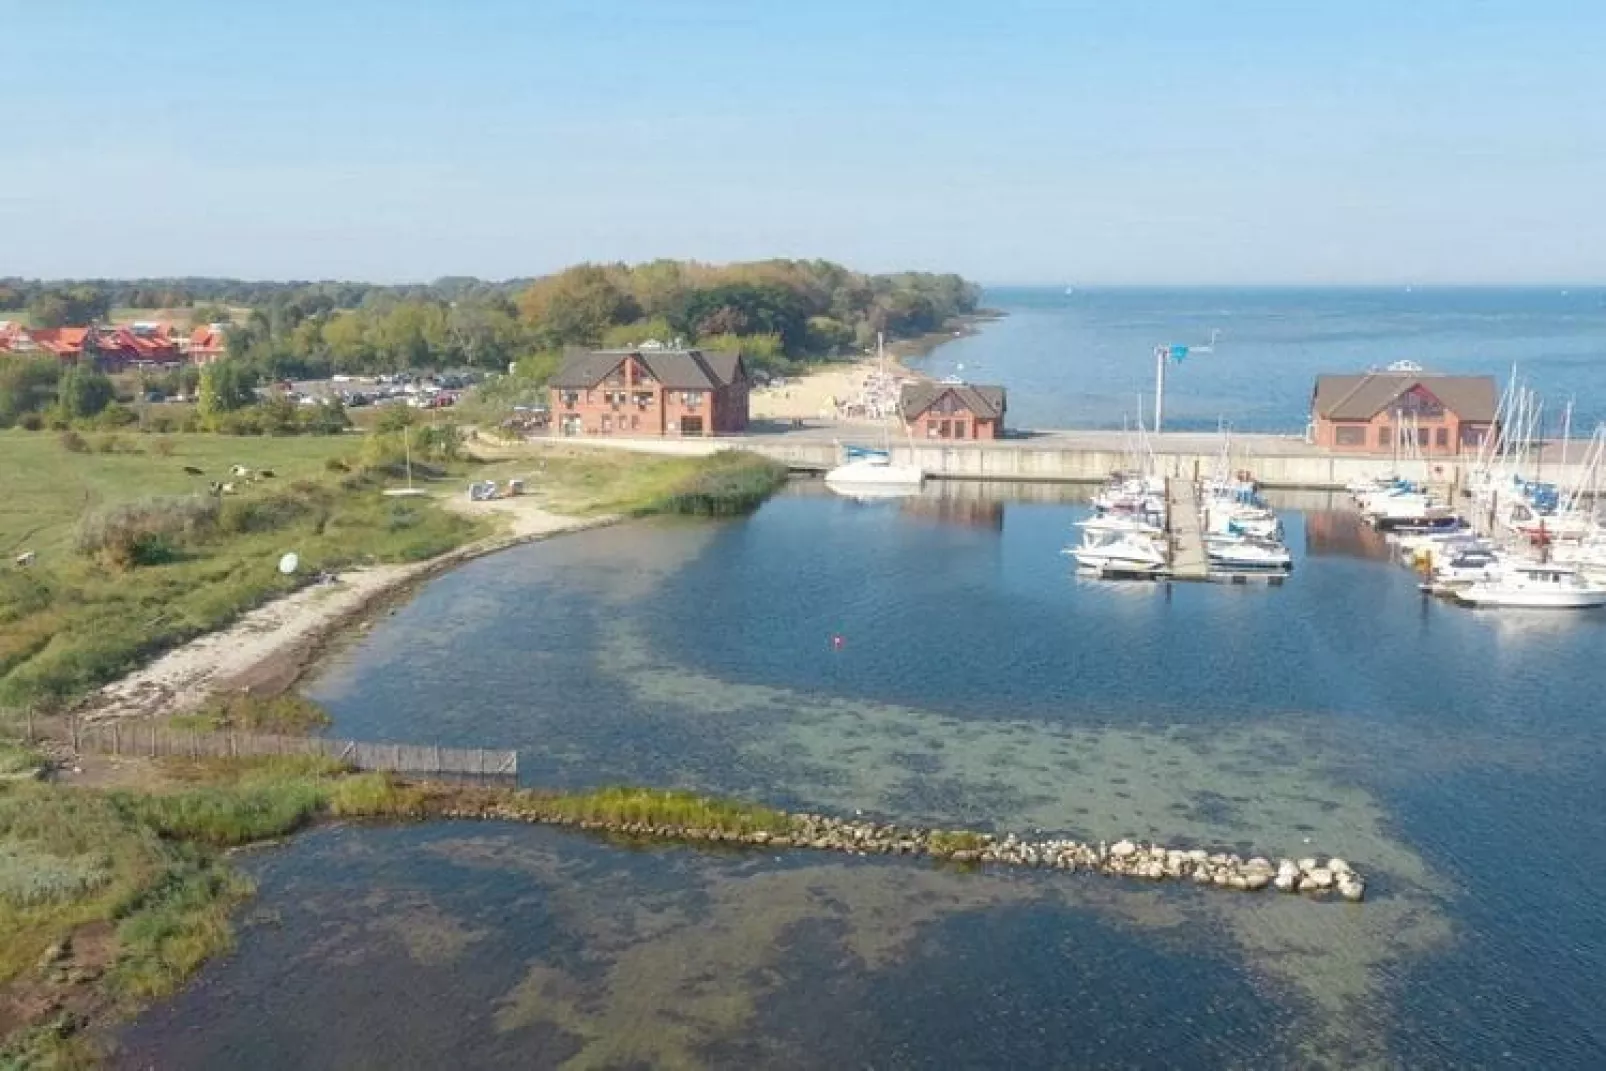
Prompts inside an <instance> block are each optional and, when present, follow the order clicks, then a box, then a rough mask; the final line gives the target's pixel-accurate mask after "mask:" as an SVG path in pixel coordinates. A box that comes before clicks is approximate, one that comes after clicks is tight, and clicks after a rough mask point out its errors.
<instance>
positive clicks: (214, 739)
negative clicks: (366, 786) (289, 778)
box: [73, 722, 519, 780]
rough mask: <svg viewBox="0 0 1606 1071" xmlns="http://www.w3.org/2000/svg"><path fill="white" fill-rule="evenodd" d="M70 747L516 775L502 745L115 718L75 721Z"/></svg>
mask: <svg viewBox="0 0 1606 1071" xmlns="http://www.w3.org/2000/svg"><path fill="white" fill-rule="evenodd" d="M73 746H74V747H75V748H76V749H77V750H78V751H80V752H90V753H94V754H102V755H138V756H143V757H146V758H188V759H233V758H257V757H262V756H269V755H318V756H323V757H325V758H330V759H334V760H336V761H337V762H341V763H343V764H345V765H347V766H350V767H352V768H354V769H358V770H383V771H388V772H391V773H401V774H412V775H415V776H419V777H476V778H486V779H509V780H516V779H517V778H518V775H519V753H518V752H517V751H510V750H506V749H502V748H478V747H476V748H458V747H439V746H436V745H431V744H384V743H364V742H362V741H358V740H332V739H330V738H328V737H323V736H279V735H273V734H268V733H242V732H230V731H225V732H199V731H188V730H182V729H168V728H163V727H161V726H157V725H136V724H127V725H123V724H118V723H116V722H113V723H110V724H105V725H93V726H75V727H74V731H73Z"/></svg>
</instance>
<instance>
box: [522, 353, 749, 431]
mask: <svg viewBox="0 0 1606 1071" xmlns="http://www.w3.org/2000/svg"><path fill="white" fill-rule="evenodd" d="M548 387H549V392H550V395H551V399H550V401H551V409H552V434H554V435H561V436H599V435H600V436H620V437H631V436H672V437H673V436H680V437H690V438H696V437H702V436H709V435H738V434H741V433H742V432H745V431H746V430H747V420H748V394H749V391H750V386H749V381H748V376H747V367H746V365H745V364H744V363H743V361H742V358H741V355H740V354H736V353H713V352H704V351H702V350H668V349H650V348H647V347H642V348H641V349H635V350H599V351H596V352H592V353H576V354H572V355H571V356H569V357H568V358H567V359H566V360H565V361H564V362H563V366H562V367H561V368H559V369H558V371H557V374H556V375H554V376H553V377H552V379H551V381H550V383H549V384H548Z"/></svg>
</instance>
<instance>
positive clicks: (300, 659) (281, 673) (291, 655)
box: [73, 498, 624, 724]
mask: <svg viewBox="0 0 1606 1071" xmlns="http://www.w3.org/2000/svg"><path fill="white" fill-rule="evenodd" d="M444 505H445V508H447V509H453V510H457V511H459V512H462V513H466V514H469V515H471V516H478V517H485V516H495V515H501V516H504V517H508V518H510V519H511V521H512V530H511V531H508V532H503V533H500V534H498V535H493V536H488V537H486V538H484V539H480V540H476V541H474V542H472V543H466V544H464V545H463V546H461V547H457V548H455V549H453V550H449V551H447V552H446V553H444V554H438V555H436V556H435V557H433V558H427V559H425V560H423V561H419V562H408V563H405V564H382V565H371V566H365V567H361V568H357V569H348V570H346V571H344V572H342V573H339V574H337V575H335V577H334V578H333V580H332V581H330V582H328V583H319V582H316V581H315V582H312V583H309V584H307V585H305V586H303V587H301V588H298V589H297V590H295V591H293V592H291V593H289V594H287V595H284V596H281V597H280V598H277V599H273V600H271V601H269V602H266V603H263V604H262V605H261V606H258V607H256V608H255V609H252V610H250V611H248V612H246V613H245V614H242V615H241V616H240V617H238V618H236V619H235V621H234V622H233V623H232V624H230V625H228V626H226V627H224V628H221V629H217V630H215V631H212V632H208V633H205V634H203V635H200V636H197V637H195V638H194V639H192V640H190V641H188V642H187V643H183V644H180V645H179V646H177V647H174V648H172V649H170V650H168V651H165V652H163V653H162V654H161V655H159V656H157V657H156V658H155V659H153V660H152V661H150V662H148V663H146V664H145V665H143V666H141V667H140V668H138V669H136V670H133V671H132V672H130V673H128V674H125V675H124V676H122V677H120V678H118V679H117V680H115V681H113V682H111V683H110V684H107V685H104V686H102V687H101V688H100V689H98V690H97V691H95V692H93V693H91V695H90V696H88V697H87V698H85V699H84V700H83V701H81V702H80V703H79V704H78V705H77V707H76V708H74V711H73V713H74V715H75V716H76V717H78V718H80V719H82V720H83V721H84V722H86V723H88V724H96V723H101V722H108V721H112V720H116V719H123V718H148V717H156V716H161V715H171V714H186V713H191V712H193V711H195V710H197V709H199V708H200V707H202V706H203V705H204V704H205V703H206V701H207V699H208V698H210V697H211V696H212V695H213V694H215V693H218V692H238V691H248V692H251V693H252V694H255V695H259V696H265V697H271V696H276V695H280V694H283V693H284V692H287V691H289V690H290V689H291V688H293V687H294V686H295V685H296V684H297V683H298V682H300V681H301V679H302V678H303V677H305V675H306V673H307V672H308V671H309V670H310V669H311V668H312V667H313V666H315V665H316V664H317V663H318V662H319V661H320V660H321V659H322V658H323V656H324V655H325V654H326V653H327V651H328V649H329V647H330V645H331V644H332V643H334V642H335V641H336V640H337V639H339V638H340V637H341V636H342V635H343V634H345V633H346V632H348V631H349V630H350V629H351V628H352V627H353V626H355V625H357V624H358V623H359V620H360V619H361V618H363V617H365V616H366V615H368V614H369V613H370V612H371V611H373V610H374V609H375V608H376V607H378V606H380V605H382V604H383V603H385V602H387V601H389V600H392V599H397V598H401V597H404V596H406V595H407V594H409V592H410V591H411V589H412V588H413V586H414V585H416V584H418V583H420V582H422V581H425V580H429V579H432V578H434V577H435V576H437V575H439V574H441V573H443V572H446V571H447V570H449V569H452V568H454V567H456V566H458V565H462V564H464V563H466V562H470V561H473V560H475V559H476V558H483V557H486V556H487V555H491V554H495V553H498V552H499V551H503V550H508V549H510V548H512V547H516V546H522V545H524V544H527V543H537V542H541V541H543V540H546V539H552V538H555V537H557V536H562V535H569V534H572V533H575V532H582V531H586V530H588V529H592V528H601V527H606V526H608V525H612V524H617V523H619V522H620V521H622V520H623V519H624V518H623V517H621V516H619V515H616V514H604V515H601V516H597V517H571V516H566V515H563V514H556V513H549V512H547V511H546V510H543V509H541V508H540V507H538V506H536V505H534V504H533V502H531V503H529V504H528V505H526V504H525V502H521V500H519V499H516V498H514V499H500V500H496V501H492V502H478V503H470V502H461V501H459V500H457V499H455V498H454V499H452V500H449V501H448V502H446V503H445V504H444Z"/></svg>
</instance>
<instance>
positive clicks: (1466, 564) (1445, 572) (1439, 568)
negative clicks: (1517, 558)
mask: <svg viewBox="0 0 1606 1071" xmlns="http://www.w3.org/2000/svg"><path fill="white" fill-rule="evenodd" d="M1503 568H1504V564H1503V562H1502V561H1501V558H1500V555H1499V554H1497V553H1496V552H1495V551H1493V550H1487V549H1470V550H1465V551H1462V552H1461V553H1459V554H1455V555H1453V556H1451V557H1449V558H1446V559H1445V560H1443V561H1442V562H1435V564H1434V565H1433V571H1432V573H1431V574H1430V576H1431V577H1432V580H1433V583H1434V584H1437V585H1444V586H1459V585H1463V584H1477V583H1483V582H1485V581H1490V580H1497V579H1499V577H1500V574H1501V571H1502V569H1503Z"/></svg>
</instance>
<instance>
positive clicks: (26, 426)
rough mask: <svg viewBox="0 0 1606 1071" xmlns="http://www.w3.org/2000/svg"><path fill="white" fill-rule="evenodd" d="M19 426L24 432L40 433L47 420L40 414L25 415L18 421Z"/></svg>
mask: <svg viewBox="0 0 1606 1071" xmlns="http://www.w3.org/2000/svg"><path fill="white" fill-rule="evenodd" d="M17 426H18V427H19V428H22V429H23V430H24V431H39V430H40V429H42V428H43V427H44V426H45V418H44V417H43V416H41V415H40V414H38V413H24V414H22V416H21V418H19V419H18V421H17Z"/></svg>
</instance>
